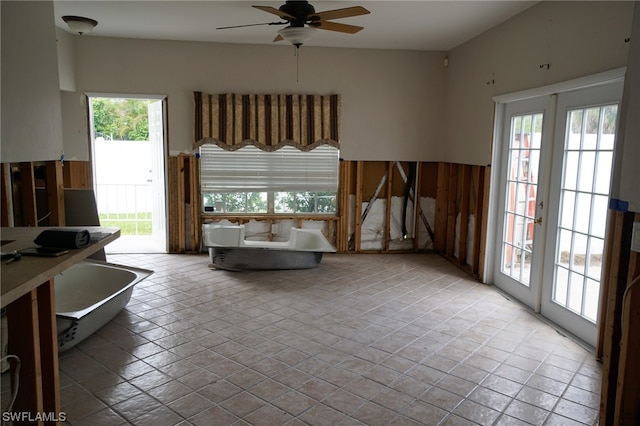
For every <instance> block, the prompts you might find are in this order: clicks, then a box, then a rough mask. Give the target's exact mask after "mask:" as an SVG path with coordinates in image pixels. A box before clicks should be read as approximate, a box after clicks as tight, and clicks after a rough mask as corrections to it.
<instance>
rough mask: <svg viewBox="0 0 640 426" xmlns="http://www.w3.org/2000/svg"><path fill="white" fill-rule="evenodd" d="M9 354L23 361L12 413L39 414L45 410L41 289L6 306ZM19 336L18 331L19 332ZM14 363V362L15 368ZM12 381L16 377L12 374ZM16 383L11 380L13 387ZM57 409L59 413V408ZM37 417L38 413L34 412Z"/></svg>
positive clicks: (13, 387)
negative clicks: (40, 307) (41, 335)
mask: <svg viewBox="0 0 640 426" xmlns="http://www.w3.org/2000/svg"><path fill="white" fill-rule="evenodd" d="M7 324H8V328H9V330H11V332H10V333H9V334H8V336H7V337H8V343H9V354H10V355H16V356H17V357H18V358H20V362H21V365H20V375H19V389H18V395H17V397H16V401H15V403H14V404H13V409H12V411H13V412H29V413H33V411H34V409H35V411H37V412H38V413H42V412H43V411H44V401H43V399H44V395H43V394H44V392H43V384H42V354H41V351H40V343H41V340H40V321H39V318H38V290H37V289H34V290H31V291H30V292H29V293H27V294H25V295H24V296H22V297H20V298H19V299H18V300H16V301H15V302H13V303H11V304H9V305H7ZM18 330H19V332H18V333H16V331H18ZM14 362H15V361H12V369H13V368H14V365H15V363H14ZM12 379H13V374H12ZM15 386H16V383H15V382H14V381H13V380H12V383H11V388H12V389H15ZM54 409H56V410H57V408H56V407H54ZM34 414H35V413H34Z"/></svg>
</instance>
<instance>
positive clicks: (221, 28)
mask: <svg viewBox="0 0 640 426" xmlns="http://www.w3.org/2000/svg"><path fill="white" fill-rule="evenodd" d="M286 24H288V22H263V23H261V24H244V25H231V26H229V27H218V28H216V30H228V29H229V28H242V27H257V26H259V25H286Z"/></svg>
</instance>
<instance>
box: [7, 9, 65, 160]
mask: <svg viewBox="0 0 640 426" xmlns="http://www.w3.org/2000/svg"><path fill="white" fill-rule="evenodd" d="M0 3H1V8H2V49H1V50H2V61H1V62H2V140H1V143H0V145H1V153H0V157H1V158H2V161H3V162H19V161H42V160H53V159H58V158H60V155H61V154H62V114H61V106H60V88H59V81H58V58H57V52H56V27H55V25H54V17H53V3H52V2H51V1H38V2H35V1H27V2H18V1H3V2H0Z"/></svg>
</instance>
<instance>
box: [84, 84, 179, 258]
mask: <svg viewBox="0 0 640 426" xmlns="http://www.w3.org/2000/svg"><path fill="white" fill-rule="evenodd" d="M84 95H85V104H86V111H87V125H88V129H87V130H88V131H87V134H88V136H89V140H88V142H89V162H90V164H91V174H92V181H93V185H94V190H95V182H96V177H95V152H94V140H95V134H94V133H93V128H94V125H93V113H92V111H91V110H90V108H91V106H90V98H123V99H152V100H155V101H162V114H163V117H162V132H163V136H162V158H163V162H162V163H163V164H162V176H163V179H162V180H163V182H162V184H163V186H164V208H163V212H162V214H164V216H165V218H166V217H167V213H168V204H169V188H168V185H167V175H168V170H169V169H168V158H169V134H168V131H167V130H168V122H167V121H168V111H167V101H168V96H167V95H162V94H140V93H136V94H131V93H116V92H84ZM164 228H165V229H164V236H165V238H164V240H165V242H164V247H162V249H163V250H164V251H165V252H168V247H169V229H168V228H169V224H168V221H165V224H164Z"/></svg>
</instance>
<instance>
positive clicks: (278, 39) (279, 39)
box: [273, 34, 284, 43]
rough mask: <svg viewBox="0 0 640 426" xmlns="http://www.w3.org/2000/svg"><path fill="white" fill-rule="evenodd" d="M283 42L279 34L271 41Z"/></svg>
mask: <svg viewBox="0 0 640 426" xmlns="http://www.w3.org/2000/svg"><path fill="white" fill-rule="evenodd" d="M282 40H284V38H282V36H281V35H280V34H278V36H277V37H276V38H274V39H273V42H274V43H275V42H277V41H282Z"/></svg>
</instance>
